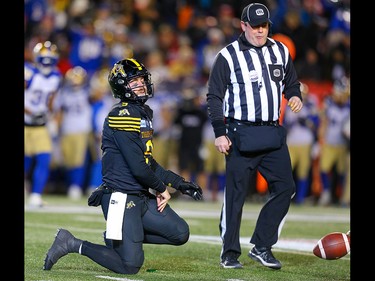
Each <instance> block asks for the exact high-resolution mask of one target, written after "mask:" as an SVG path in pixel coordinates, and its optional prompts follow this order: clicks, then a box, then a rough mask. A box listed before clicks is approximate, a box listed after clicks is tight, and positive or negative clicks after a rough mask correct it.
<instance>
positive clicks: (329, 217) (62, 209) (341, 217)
mask: <svg viewBox="0 0 375 281" xmlns="http://www.w3.org/2000/svg"><path fill="white" fill-rule="evenodd" d="M174 210H175V211H176V212H177V213H178V214H179V215H180V216H182V217H188V218H201V217H207V218H219V217H220V211H219V210H216V211H215V210H206V211H200V210H198V211H194V210H186V209H179V208H174ZM24 211H25V212H36V213H65V214H72V213H73V214H75V213H78V214H100V215H102V211H101V208H98V207H90V206H56V205H48V204H46V205H45V206H43V207H42V208H29V207H28V206H25V208H24ZM257 217H258V212H252V211H244V212H243V214H242V219H243V220H247V219H256V218H257ZM287 220H290V221H306V220H308V221H318V222H331V221H332V222H350V216H349V215H345V214H319V215H314V214H293V213H288V216H287Z"/></svg>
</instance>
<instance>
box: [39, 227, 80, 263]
mask: <svg viewBox="0 0 375 281" xmlns="http://www.w3.org/2000/svg"><path fill="white" fill-rule="evenodd" d="M81 244H82V240H80V239H77V238H75V237H74V236H73V235H72V234H71V233H70V232H69V231H68V230H65V229H62V228H60V229H58V230H57V233H56V235H55V241H53V244H52V246H51V248H50V249H49V250H48V252H47V255H46V258H45V259H44V266H43V269H44V270H50V269H51V268H52V266H53V265H54V264H55V263H56V262H57V261H58V260H59V259H60V258H61V257H63V256H65V255H67V254H68V253H78V251H79V247H80V246H81Z"/></svg>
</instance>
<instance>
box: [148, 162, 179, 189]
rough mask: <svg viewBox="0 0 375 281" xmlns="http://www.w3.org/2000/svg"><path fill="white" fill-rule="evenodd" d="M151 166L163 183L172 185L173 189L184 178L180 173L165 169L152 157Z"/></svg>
mask: <svg viewBox="0 0 375 281" xmlns="http://www.w3.org/2000/svg"><path fill="white" fill-rule="evenodd" d="M151 167H152V169H153V170H154V171H155V173H156V175H157V176H158V177H159V178H160V179H161V180H162V181H163V183H164V184H165V185H167V186H170V187H173V188H174V189H178V187H179V185H180V184H181V182H182V181H183V180H184V178H183V177H181V176H180V175H178V174H176V173H174V172H172V171H170V170H165V169H164V168H163V167H162V166H160V165H159V163H158V162H157V161H156V160H155V159H152V161H151Z"/></svg>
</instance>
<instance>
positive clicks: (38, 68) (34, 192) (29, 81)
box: [24, 41, 62, 207]
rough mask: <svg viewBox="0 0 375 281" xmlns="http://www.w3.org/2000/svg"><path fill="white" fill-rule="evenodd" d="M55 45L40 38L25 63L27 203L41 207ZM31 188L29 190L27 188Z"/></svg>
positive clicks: (55, 79) (57, 80) (57, 82)
mask: <svg viewBox="0 0 375 281" xmlns="http://www.w3.org/2000/svg"><path fill="white" fill-rule="evenodd" d="M58 59H59V53H58V49H57V46H56V45H55V44H52V43H51V42H50V41H45V42H39V43H37V44H36V45H35V47H34V49H33V63H29V62H26V63H25V74H24V78H25V93H24V118H25V120H24V122H25V128H24V129H25V131H24V136H25V139H24V142H25V158H24V171H25V180H26V183H27V182H28V179H29V178H30V179H31V187H30V188H28V187H26V189H27V192H30V196H29V200H28V205H29V206H30V207H42V206H43V200H42V194H43V191H44V188H45V186H46V184H47V181H48V178H49V174H50V162H51V152H52V140H51V136H50V132H49V130H48V127H47V123H48V121H49V120H50V118H51V115H52V111H53V103H54V98H55V96H56V93H57V92H58V90H59V88H60V86H61V83H62V75H61V73H60V71H59V70H58V69H57V67H56V65H57V62H58ZM28 189H30V190H28Z"/></svg>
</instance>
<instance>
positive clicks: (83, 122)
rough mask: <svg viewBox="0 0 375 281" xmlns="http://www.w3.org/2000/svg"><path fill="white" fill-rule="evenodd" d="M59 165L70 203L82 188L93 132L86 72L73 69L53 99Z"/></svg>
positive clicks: (80, 195)
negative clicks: (59, 149) (90, 137)
mask: <svg viewBox="0 0 375 281" xmlns="http://www.w3.org/2000/svg"><path fill="white" fill-rule="evenodd" d="M55 110H56V112H57V120H58V126H59V134H60V146H61V154H62V165H63V168H64V171H65V180H66V183H67V186H68V190H67V194H68V197H69V198H70V199H72V200H79V199H81V197H82V195H83V192H84V188H85V185H84V184H85V177H86V157H87V152H88V143H89V135H90V132H91V130H92V126H91V118H92V110H91V105H90V102H89V87H88V80H87V72H86V70H85V69H83V68H82V67H80V66H75V67H73V68H71V69H70V70H68V71H67V72H66V74H65V79H64V84H63V86H62V88H61V90H60V91H59V93H58V95H57V98H56V109H55Z"/></svg>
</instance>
